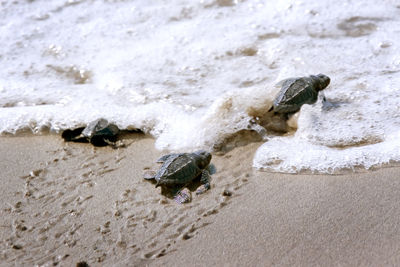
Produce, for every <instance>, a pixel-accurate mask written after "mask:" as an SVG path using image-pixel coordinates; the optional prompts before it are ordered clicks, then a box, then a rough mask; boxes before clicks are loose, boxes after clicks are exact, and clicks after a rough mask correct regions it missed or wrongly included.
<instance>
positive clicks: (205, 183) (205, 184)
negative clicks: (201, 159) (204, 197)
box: [196, 170, 211, 195]
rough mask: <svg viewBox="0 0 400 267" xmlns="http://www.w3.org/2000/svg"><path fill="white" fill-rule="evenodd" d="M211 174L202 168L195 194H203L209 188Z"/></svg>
mask: <svg viewBox="0 0 400 267" xmlns="http://www.w3.org/2000/svg"><path fill="white" fill-rule="evenodd" d="M210 182H211V176H210V173H209V172H208V170H202V172H201V177H200V183H201V185H200V186H199V187H198V188H197V189H196V195H200V194H203V193H204V192H206V191H207V190H208V189H210Z"/></svg>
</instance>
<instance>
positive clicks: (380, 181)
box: [0, 134, 400, 266]
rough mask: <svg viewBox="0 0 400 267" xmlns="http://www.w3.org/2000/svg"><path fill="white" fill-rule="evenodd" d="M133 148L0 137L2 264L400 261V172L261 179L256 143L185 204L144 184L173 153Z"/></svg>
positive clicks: (220, 166) (137, 138)
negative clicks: (164, 156)
mask: <svg viewBox="0 0 400 267" xmlns="http://www.w3.org/2000/svg"><path fill="white" fill-rule="evenodd" d="M124 141H125V142H126V143H127V144H129V145H128V146H127V147H126V148H120V149H112V148H111V147H103V148H94V147H92V146H90V145H88V144H77V143H64V141H63V140H62V139H61V137H60V136H58V135H47V136H20V137H1V138H0V155H1V156H0V157H1V160H0V167H1V172H0V179H1V183H2V186H1V194H0V196H1V201H0V208H1V214H2V216H1V217H0V229H1V230H0V265H1V266H11V265H15V266H33V265H44V266H52V265H59V266H75V265H76V264H77V263H78V262H83V261H84V262H86V263H88V264H89V266H112V265H114V266H143V265H149V266H177V265H183V264H185V265H187V266H210V265H216V266H270V265H279V266H293V265H296V266H314V265H328V266H377V265H379V266H385V265H386V266H395V265H399V264H400V253H399V251H400V220H399V218H400V209H399V208H398V207H400V194H399V192H400V168H398V167H392V168H381V169H378V170H374V171H366V172H359V173H350V174H346V175H303V174H298V175H286V174H277V173H267V172H259V171H257V170H254V169H253V168H252V167H251V163H252V159H253V155H254V153H255V151H256V149H257V148H258V147H259V146H260V145H261V143H253V144H250V145H247V146H242V147H238V148H235V149H233V150H232V151H230V152H228V153H227V154H225V155H213V160H212V163H213V164H214V165H215V168H216V173H215V174H213V175H212V183H211V185H212V187H211V190H209V191H208V192H206V193H205V194H203V195H200V196H196V195H195V194H193V200H192V202H191V203H189V204H184V205H179V204H177V203H175V202H174V201H173V200H172V199H170V198H168V197H166V196H163V195H161V194H160V188H157V189H156V188H154V184H152V183H150V182H148V181H144V180H143V179H142V174H143V172H144V171H145V170H147V169H156V168H157V164H155V163H154V161H155V160H156V159H157V158H158V157H159V156H160V155H162V154H163V153H162V152H161V151H157V150H156V149H155V148H154V141H153V139H151V138H149V137H146V136H144V135H142V134H130V135H125V136H124ZM224 191H225V194H224V193H223V192H224Z"/></svg>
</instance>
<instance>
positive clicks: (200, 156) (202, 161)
mask: <svg viewBox="0 0 400 267" xmlns="http://www.w3.org/2000/svg"><path fill="white" fill-rule="evenodd" d="M193 154H194V155H195V158H196V164H197V166H199V168H200V169H204V168H206V167H207V166H208V164H210V161H211V154H210V153H209V152H207V151H205V150H199V151H196V152H194V153H193Z"/></svg>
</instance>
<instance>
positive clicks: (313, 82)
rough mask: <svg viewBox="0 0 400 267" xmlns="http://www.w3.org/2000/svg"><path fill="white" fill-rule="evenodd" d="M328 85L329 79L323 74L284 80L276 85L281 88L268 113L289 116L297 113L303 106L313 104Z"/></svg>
mask: <svg viewBox="0 0 400 267" xmlns="http://www.w3.org/2000/svg"><path fill="white" fill-rule="evenodd" d="M329 83H330V78H329V77H328V76H326V75H324V74H318V75H310V76H309V77H298V78H289V79H285V80H283V81H281V82H279V83H278V84H277V85H276V86H279V87H280V86H281V90H280V91H279V93H278V95H277V97H276V98H275V100H274V103H273V106H272V108H271V109H270V111H272V110H273V111H274V112H276V113H281V114H282V113H283V114H291V113H295V112H297V111H299V110H300V108H301V106H302V105H304V104H314V103H315V102H316V101H317V99H318V92H319V91H321V90H323V89H325V88H326V87H327V86H328V85H329Z"/></svg>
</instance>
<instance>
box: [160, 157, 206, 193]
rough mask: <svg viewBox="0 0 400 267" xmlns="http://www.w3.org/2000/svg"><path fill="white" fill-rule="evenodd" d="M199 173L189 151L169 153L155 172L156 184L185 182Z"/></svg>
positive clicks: (166, 184) (167, 184)
mask: <svg viewBox="0 0 400 267" xmlns="http://www.w3.org/2000/svg"><path fill="white" fill-rule="evenodd" d="M200 173H201V169H200V168H199V167H198V166H197V164H196V161H195V159H194V157H193V156H192V155H191V153H182V154H175V155H171V156H170V157H169V158H168V159H167V160H166V161H165V162H164V163H163V165H162V166H161V168H160V170H159V171H158V172H157V174H156V176H155V179H156V181H157V185H156V187H157V186H164V185H165V186H170V185H177V184H186V183H188V182H190V181H192V180H193V179H195V178H196V177H197V176H199V175H200Z"/></svg>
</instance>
